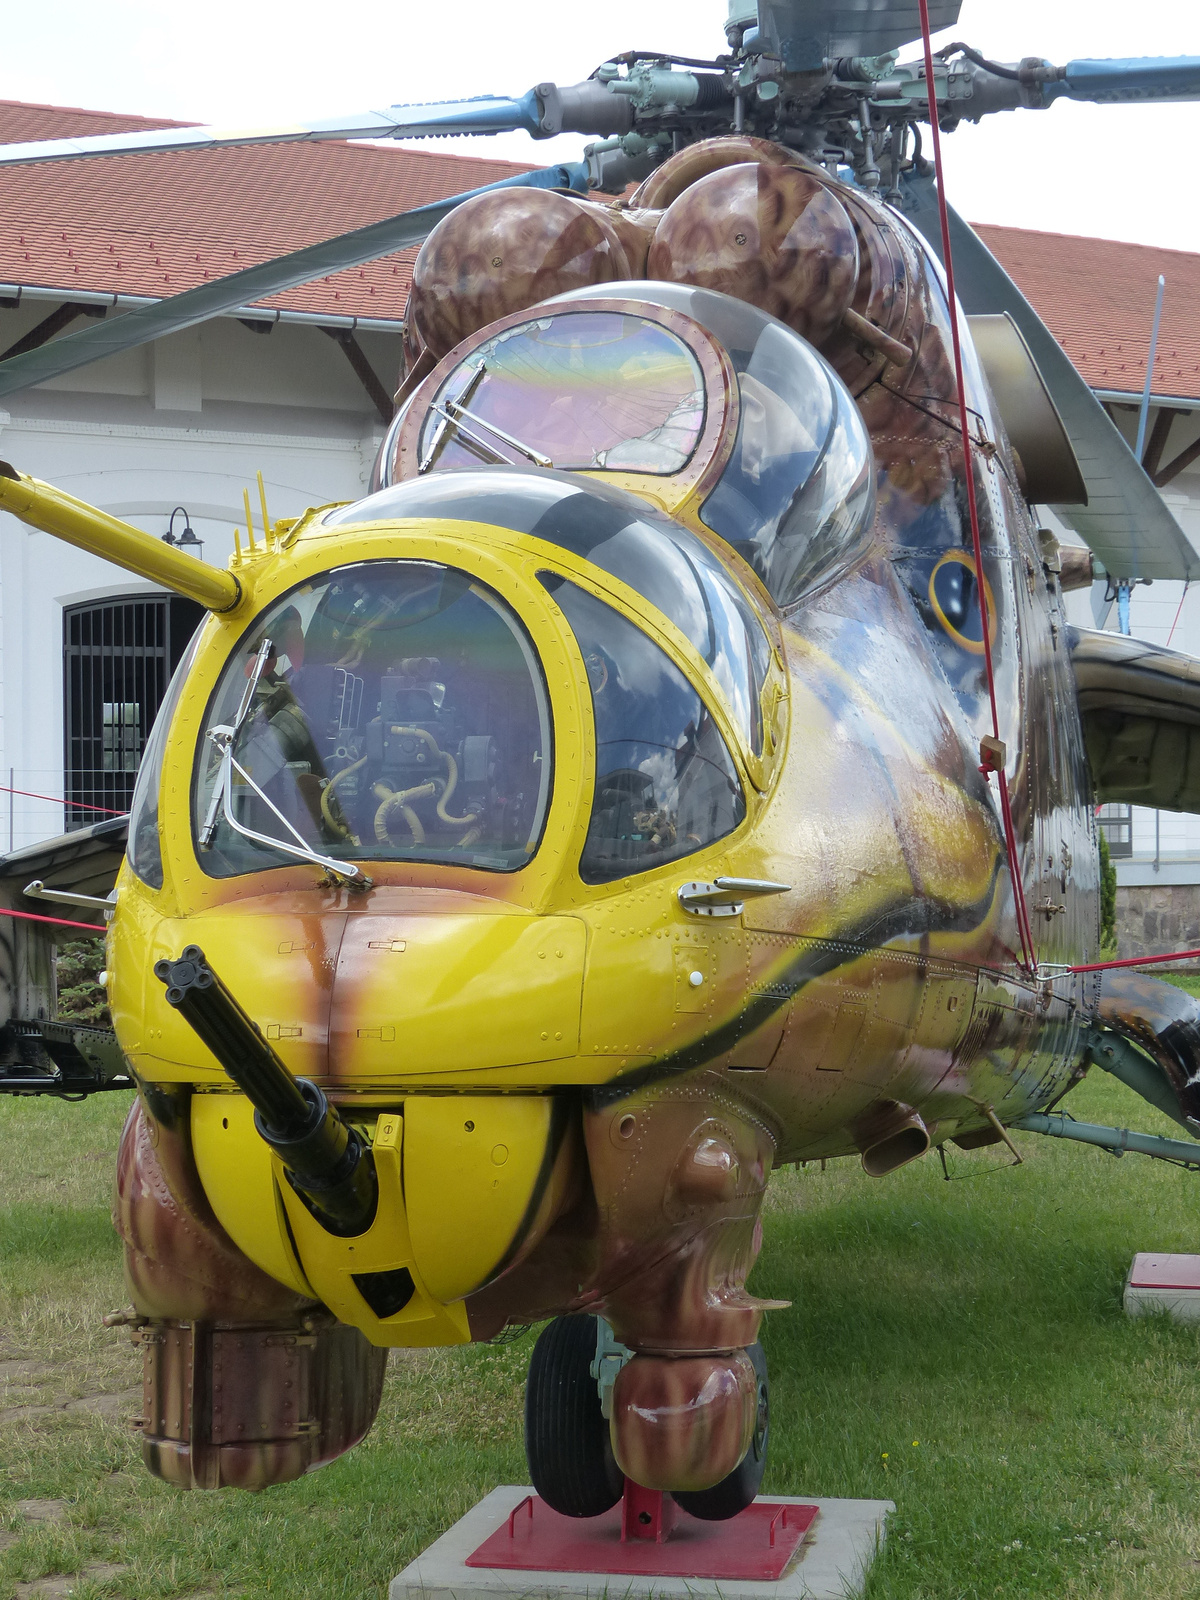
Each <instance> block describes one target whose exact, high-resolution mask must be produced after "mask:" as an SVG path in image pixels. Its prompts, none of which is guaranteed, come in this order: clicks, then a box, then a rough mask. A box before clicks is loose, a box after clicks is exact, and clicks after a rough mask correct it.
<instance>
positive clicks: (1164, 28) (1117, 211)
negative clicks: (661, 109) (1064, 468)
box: [0, 0, 1200, 252]
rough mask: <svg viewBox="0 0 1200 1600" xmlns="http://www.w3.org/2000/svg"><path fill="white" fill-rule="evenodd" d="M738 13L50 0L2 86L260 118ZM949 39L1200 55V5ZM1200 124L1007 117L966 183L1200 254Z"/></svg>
mask: <svg viewBox="0 0 1200 1600" xmlns="http://www.w3.org/2000/svg"><path fill="white" fill-rule="evenodd" d="M725 14H726V0H608V3H607V4H605V5H602V6H595V7H584V6H580V5H578V4H577V3H576V0H522V3H521V4H519V5H502V4H497V3H496V0H454V3H451V0H440V3H438V4H425V3H423V0H388V3H385V0H357V3H356V4H355V5H353V6H352V7H351V8H350V9H349V10H348V11H342V10H341V9H340V7H335V8H334V9H333V10H332V11H331V10H330V8H329V6H328V4H322V5H316V4H314V3H313V0H203V3H202V4H199V5H191V6H179V5H176V6H171V7H168V6H167V5H166V4H165V3H164V0H105V3H104V5H103V6H99V7H98V6H97V5H96V4H95V0H40V3H38V4H30V3H24V4H20V5H17V4H12V5H10V6H9V7H8V8H7V10H6V16H5V25H4V51H3V60H2V61H0V98H6V99H13V100H33V101H41V102H48V103H50V104H56V105H78V106H88V107H94V108H98V109H101V110H108V111H132V112H138V113H141V114H144V115H159V116H169V117H177V118H180V119H186V120H195V121H199V122H217V123H223V124H226V125H228V124H230V123H233V124H235V125H237V126H247V127H248V126H252V125H255V124H260V123H270V122H273V121H277V120H280V119H286V118H289V117H295V118H299V119H305V120H307V119H308V118H311V117H317V116H326V115H330V114H335V113H337V112H341V111H348V110H352V109H358V108H360V107H375V106H386V105H390V104H393V103H395V102H398V101H416V100H439V99H450V98H456V97H458V96H461V95H468V94H482V93H498V94H520V93H522V92H524V90H526V89H528V88H530V87H531V86H532V85H533V84H534V83H537V82H539V81H542V80H543V79H551V80H553V81H555V82H557V83H560V84H569V83H575V82H578V81H579V80H580V79H581V78H584V77H586V76H587V75H588V73H590V72H591V71H592V69H593V68H594V67H595V66H596V65H597V64H598V63H599V62H600V61H603V60H604V59H606V58H607V57H608V56H610V55H613V54H615V53H616V52H618V51H620V50H626V49H631V48H634V49H664V50H670V51H672V52H674V53H676V54H681V55H698V56H704V57H708V56H711V55H714V54H716V53H717V52H719V51H720V50H722V49H723V48H724V35H723V32H722V24H723V22H724V18H725ZM940 37H941V40H942V41H943V42H945V41H946V40H948V39H950V38H961V39H965V40H966V41H967V42H968V43H970V44H973V45H974V46H975V47H976V48H977V49H980V50H982V51H983V52H984V53H985V54H986V55H989V56H991V57H992V58H993V59H998V60H1000V61H1014V60H1017V59H1019V58H1020V57H1021V56H1024V55H1039V56H1045V57H1047V58H1048V59H1050V60H1052V61H1054V62H1056V63H1062V62H1065V61H1068V60H1072V59H1074V58H1078V57H1087V56H1134V55H1200V3H1198V0H1156V3H1155V4H1153V5H1149V6H1142V5H1138V4H1135V3H1133V0H963V6H962V12H961V15H960V19H959V22H958V25H957V27H956V28H955V29H954V30H953V31H952V32H949V33H945V34H943V35H941V36H940ZM936 42H938V41H937V40H935V43H936ZM912 53H913V52H912V51H906V52H904V54H905V55H906V56H908V55H911V54H912ZM1198 129H1200V102H1197V103H1195V104H1190V105H1180V106H1163V107H1148V106H1078V105H1071V104H1063V103H1060V104H1058V105H1056V106H1054V107H1052V108H1051V109H1050V110H1049V111H1046V112H1020V111H1018V112H1006V113H1003V114H1000V115H996V116H993V117H989V118H988V119H987V120H986V122H985V123H984V125H983V126H982V127H978V128H976V127H964V128H961V129H960V130H959V131H958V132H957V133H956V134H955V135H954V136H953V137H952V138H950V139H948V140H947V141H946V158H947V172H946V186H947V192H948V194H949V197H950V199H951V201H952V202H953V204H954V205H956V206H957V208H958V209H959V210H960V211H961V212H963V213H964V215H966V216H968V217H970V218H972V219H973V220H975V221H979V222H999V223H1008V224H1011V225H1016V226H1024V227H1030V228H1038V229H1044V230H1057V231H1060V232H1065V233H1080V234H1094V235H1098V236H1102V237H1106V238H1113V239H1129V240H1134V241H1137V242H1140V243H1145V244H1158V245H1164V246H1169V247H1172V248H1175V249H1182V250H1192V251H1197V252H1200V204H1197V201H1196V189H1195V177H1194V171H1195V169H1194V165H1193V163H1194V150H1195V147H1196V143H1197V140H1196V134H1197V130H1198ZM584 142H585V141H583V140H581V139H577V138H561V139H556V140H549V141H544V142H542V143H539V144H536V145H535V144H533V142H532V141H530V140H528V139H526V138H525V137H524V136H523V135H509V136H504V137H501V138H493V139H478V140H472V141H470V142H469V143H470V147H471V148H472V149H473V150H474V151H476V152H484V151H486V152H487V153H489V154H495V155H502V156H505V157H508V158H510V159H514V160H523V161H528V160H536V161H538V162H539V163H540V162H543V161H545V162H549V161H552V160H562V159H570V158H574V157H575V156H577V155H578V153H579V151H580V150H581V148H582V145H583V143H584ZM425 147H426V148H462V147H463V142H461V141H445V140H439V141H436V143H430V144H427V145H426V146H425Z"/></svg>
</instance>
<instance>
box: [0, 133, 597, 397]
mask: <svg viewBox="0 0 1200 1600" xmlns="http://www.w3.org/2000/svg"><path fill="white" fill-rule="evenodd" d="M519 188H535V189H586V188H587V168H586V166H584V165H582V164H575V165H569V166H557V167H543V168H541V169H540V170H538V171H535V172H522V173H519V174H518V175H517V176H516V177H515V178H502V179H501V180H500V181H499V183H485V184H483V185H482V186H481V187H480V188H478V189H469V190H467V191H466V193H464V194H456V195H451V197H450V198H449V199H448V200H436V201H434V202H433V203H432V204H431V205H427V206H418V207H417V208H416V210H414V211H402V212H401V213H400V215H399V216H396V217H387V218H385V219H384V220H383V221H382V222H372V223H368V225H367V226H366V227H365V228H355V229H354V230H353V232H351V233H343V234H340V235H339V236H338V237H337V238H335V239H323V240H322V241H321V242H320V243H319V244H311V245H305V247H304V248H303V249H302V250H293V251H292V252H291V253H290V254H288V255H285V256H276V257H275V258H274V259H273V260H271V261H263V262H261V263H260V264H259V265H258V266H256V267H246V268H245V269H244V270H243V271H241V272H232V273H230V274H229V276H228V277H225V278H215V279H213V280H212V281H211V282H210V283H202V284H201V285H200V286H199V287H198V288H195V289H187V290H185V291H184V293H183V294H176V295H172V296H171V297H170V298H169V299H166V300H158V301H156V302H155V303H154V304H153V305H150V306H139V307H138V308H137V309H136V310H134V311H127V312H126V313H125V314H124V316H120V317H115V318H114V319H113V320H112V321H111V322H109V321H104V322H98V323H95V324H94V325H93V326H92V327H90V328H85V329H83V330H82V331H81V332H80V333H71V334H67V335H65V336H64V337H63V338H61V339H52V340H51V341H50V342H49V343H48V344H43V345H39V346H38V348H37V349H36V350H27V351H26V352H25V353H24V354H23V355H19V356H10V357H9V359H8V360H7V361H0V395H6V394H12V393H13V392H14V390H17V389H25V388H28V387H29V386H30V385H31V384H35V383H44V382H45V381H46V380H47V379H48V378H57V377H61V376H62V374H63V373H65V372H74V371H75V369H76V368H77V367H84V366H87V365H88V363H89V362H92V361H99V360H101V359H102V358H103V357H104V356H111V355H116V354H118V352H120V351H122V350H132V349H133V348H134V347H135V346H137V345H140V344H148V343H149V342H150V340H152V339H161V338H163V337H164V336H165V335H166V334H169V333H179V332H180V331H181V330H182V329H184V328H191V327H194V326H195V324H196V323H198V322H207V321H208V319H209V318H210V317H218V316H220V315H221V314H222V313H223V312H227V311H236V310H237V309H238V308H239V307H240V306H244V305H249V304H252V303H253V302H254V301H256V300H264V299H266V298H267V297H268V296H270V295H273V294H282V293H283V291H284V290H285V289H294V288H295V287H296V286H297V284H301V283H310V282H311V281H312V280H313V279H314V278H323V277H326V276H327V275H329V274H331V273H334V272H342V271H344V270H345V269H346V268H347V267H359V266H362V265H363V264H364V263H365V262H367V261H375V260H378V258H379V257H380V256H389V255H393V254H394V253H395V252H396V251H397V250H406V249H408V248H409V247H410V246H411V245H414V244H420V242H421V240H422V239H424V238H425V236H426V234H428V233H430V232H431V231H432V230H433V229H434V228H435V227H436V226H437V224H438V223H439V222H440V221H441V220H442V218H443V217H446V216H449V214H450V212H451V211H453V210H454V208H455V207H456V206H459V205H461V204H462V203H463V201H464V200H470V199H473V198H474V196H475V195H477V194H486V193H488V191H489V190H492V189H519ZM63 295H64V298H69V291H68V290H65V289H64V291H63Z"/></svg>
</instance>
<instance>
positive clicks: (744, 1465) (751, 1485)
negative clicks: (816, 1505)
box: [674, 1344, 771, 1522]
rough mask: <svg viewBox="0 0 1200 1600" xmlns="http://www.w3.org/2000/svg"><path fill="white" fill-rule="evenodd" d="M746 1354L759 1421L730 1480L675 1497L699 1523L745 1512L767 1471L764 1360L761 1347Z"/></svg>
mask: <svg viewBox="0 0 1200 1600" xmlns="http://www.w3.org/2000/svg"><path fill="white" fill-rule="evenodd" d="M746 1354H747V1355H748V1356H749V1357H750V1359H751V1361H752V1362H753V1363H754V1371H755V1375H756V1376H757V1378H758V1420H757V1422H756V1423H755V1427H754V1437H753V1439H751V1441H750V1448H749V1449H748V1450H747V1451H746V1454H745V1455H744V1456H743V1457H742V1459H741V1461H740V1462H739V1463H738V1465H737V1466H736V1467H734V1469H733V1471H732V1472H731V1473H730V1474H729V1476H728V1477H727V1478H722V1479H721V1481H720V1483H714V1484H713V1486H712V1488H711V1489H689V1490H686V1491H682V1492H680V1493H679V1494H677V1495H675V1496H674V1499H675V1500H676V1502H677V1503H678V1504H679V1505H680V1506H681V1507H682V1508H683V1510H684V1511H686V1512H687V1514H688V1515H689V1516H690V1517H699V1518H700V1519H701V1521H702V1522H727V1521H728V1520H729V1518H730V1517H736V1516H737V1514H738V1512H739V1511H744V1510H745V1509H746V1507H747V1506H748V1505H750V1504H751V1502H752V1501H753V1499H754V1497H755V1495H756V1494H757V1493H758V1491H759V1487H760V1485H761V1484H762V1480H763V1473H764V1471H765V1470H766V1466H767V1439H768V1437H769V1435H770V1432H771V1415H770V1405H769V1402H768V1398H767V1358H766V1356H765V1355H764V1354H763V1347H762V1345H761V1344H752V1345H751V1346H750V1348H749V1349H748V1350H747V1351H746Z"/></svg>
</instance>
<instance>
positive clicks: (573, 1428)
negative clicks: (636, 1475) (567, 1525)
mask: <svg viewBox="0 0 1200 1600" xmlns="http://www.w3.org/2000/svg"><path fill="white" fill-rule="evenodd" d="M595 1355H596V1319H595V1317H587V1316H581V1317H556V1318H555V1319H554V1321H553V1322H552V1323H551V1324H550V1325H549V1327H547V1328H543V1329H542V1332H541V1334H540V1335H539V1337H538V1342H537V1343H536V1344H535V1345H534V1347H533V1356H532V1358H531V1360H530V1363H529V1378H528V1380H527V1382H526V1385H525V1455H526V1458H527V1459H528V1461H529V1475H530V1477H531V1478H532V1479H533V1486H534V1488H535V1489H536V1490H537V1492H538V1494H539V1495H540V1496H541V1497H542V1499H543V1500H544V1501H545V1502H546V1504H547V1505H548V1506H549V1507H550V1508H551V1509H552V1510H554V1511H558V1512H560V1513H561V1514H562V1515H563V1516H564V1517H598V1516H600V1514H601V1513H602V1512H604V1511H607V1510H609V1508H610V1507H612V1506H615V1505H616V1503H617V1501H618V1500H619V1499H620V1498H621V1495H622V1494H623V1493H624V1489H625V1479H624V1477H623V1476H622V1474H621V1469H620V1468H619V1467H618V1466H617V1463H616V1461H615V1460H614V1459H613V1453H612V1444H611V1441H610V1439H609V1434H608V1423H607V1422H606V1421H605V1420H604V1416H603V1414H602V1412H601V1410H600V1395H599V1392H598V1390H597V1388H596V1380H595V1378H593V1377H592V1374H591V1371H590V1368H591V1364H592V1361H593V1360H594V1359H595Z"/></svg>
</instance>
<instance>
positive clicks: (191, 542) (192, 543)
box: [163, 506, 204, 561]
mask: <svg viewBox="0 0 1200 1600" xmlns="http://www.w3.org/2000/svg"><path fill="white" fill-rule="evenodd" d="M181 513H182V516H183V532H182V533H176V532H175V518H176V517H177V516H179V515H180V514H181ZM163 543H164V544H170V545H174V546H175V548H176V549H177V550H186V551H187V553H188V555H190V556H196V557H197V558H198V559H199V560H201V561H203V560H204V540H203V539H201V538H200V537H199V536H198V534H197V533H196V531H195V529H194V528H193V527H192V524H191V522H190V521H189V520H188V514H187V510H186V508H185V507H184V506H176V507H175V509H174V511H172V513H171V520H170V521H169V522H168V523H167V531H166V533H164V534H163Z"/></svg>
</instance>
